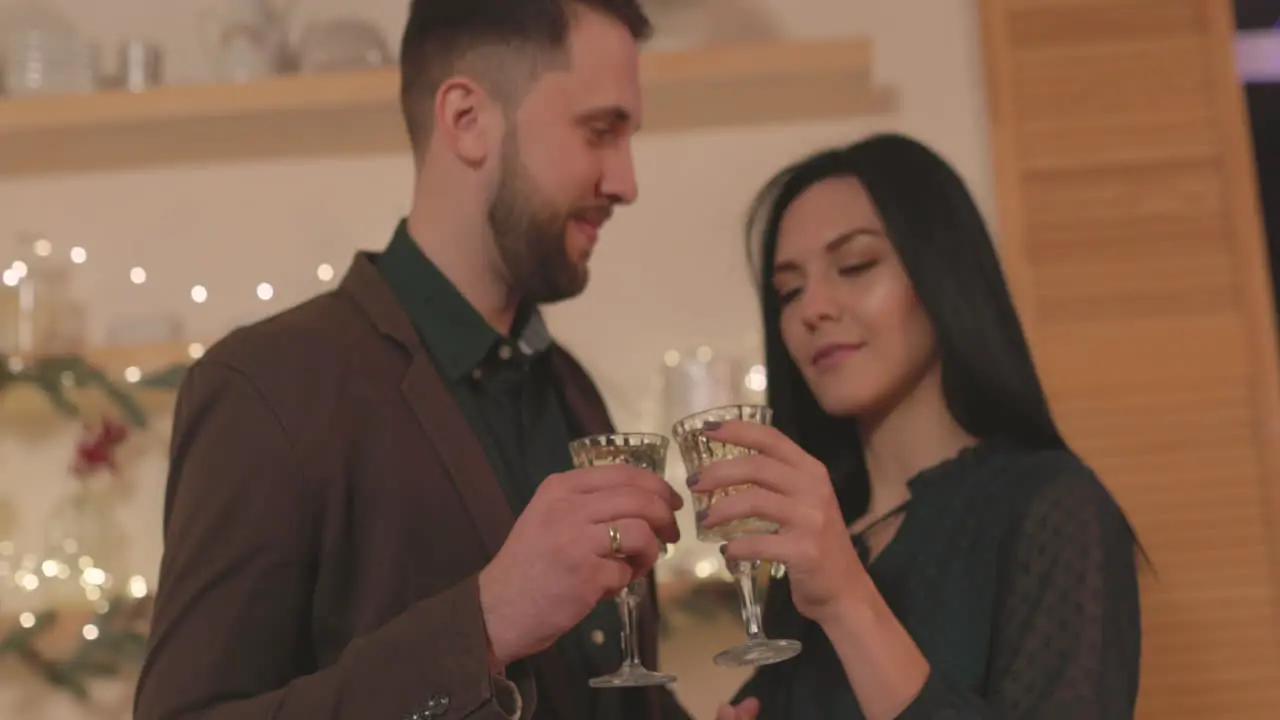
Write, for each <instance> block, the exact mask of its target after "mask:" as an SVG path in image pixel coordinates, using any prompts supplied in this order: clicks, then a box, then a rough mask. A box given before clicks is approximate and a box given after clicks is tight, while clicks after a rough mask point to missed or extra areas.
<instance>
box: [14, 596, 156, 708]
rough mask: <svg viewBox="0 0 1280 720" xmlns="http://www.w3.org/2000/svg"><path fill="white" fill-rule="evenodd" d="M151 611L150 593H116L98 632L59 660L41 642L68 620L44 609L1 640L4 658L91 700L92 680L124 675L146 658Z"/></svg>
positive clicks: (96, 621) (97, 620)
mask: <svg viewBox="0 0 1280 720" xmlns="http://www.w3.org/2000/svg"><path fill="white" fill-rule="evenodd" d="M150 615H151V600H150V598H149V597H147V598H143V599H141V600H139V599H135V598H131V597H127V596H124V595H118V596H115V597H113V598H112V599H111V600H110V601H109V602H108V604H107V608H106V609H105V610H104V611H101V612H96V613H94V615H93V619H92V620H91V622H92V624H93V625H94V626H95V627H97V629H98V634H97V636H96V637H95V638H93V639H92V640H88V639H83V638H82V639H81V641H80V642H79V643H78V644H77V645H76V647H75V649H74V651H73V652H71V653H70V654H69V655H68V656H67V657H65V658H53V657H49V656H48V655H46V654H45V652H44V651H43V650H41V648H40V640H41V639H42V638H44V637H46V636H47V635H48V633H49V631H50V630H51V629H52V628H54V627H56V626H57V625H58V622H59V620H61V619H63V618H62V616H61V614H60V613H59V612H58V611H56V610H51V609H50V610H44V611H42V612H40V613H37V614H36V617H35V622H34V623H32V624H31V626H30V627H23V626H21V625H19V626H17V627H15V628H14V629H13V630H11V631H10V632H9V634H8V635H7V636H5V638H4V639H3V640H0V657H3V656H12V657H14V658H16V659H17V660H18V661H19V662H20V663H21V664H22V665H23V666H25V667H26V668H28V669H29V670H31V671H32V672H33V673H35V674H36V675H37V676H39V677H40V678H42V679H43V680H44V681H45V682H47V683H49V684H50V685H52V686H54V687H56V688H59V689H61V690H64V691H66V692H67V693H69V694H70V695H72V696H73V697H75V698H76V699H78V700H80V701H81V702H88V701H89V700H90V690H89V683H90V681H92V680H95V679H101V678H110V677H119V676H120V675H122V674H124V673H126V672H128V671H129V670H130V669H132V668H134V667H137V666H138V664H140V663H141V662H142V658H143V654H144V652H145V649H146V641H147V627H146V621H147V618H149V617H150Z"/></svg>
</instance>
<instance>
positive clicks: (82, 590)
mask: <svg viewBox="0 0 1280 720" xmlns="http://www.w3.org/2000/svg"><path fill="white" fill-rule="evenodd" d="M98 474H99V475H106V473H105V472H102V473H98ZM107 480H108V478H105V477H91V478H88V479H82V480H79V481H78V485H77V487H76V488H75V489H74V490H73V491H72V492H70V493H68V494H67V495H66V496H65V497H64V498H63V499H62V500H61V501H60V502H59V503H58V504H57V505H56V506H54V508H53V511H52V512H51V513H50V514H49V517H48V519H47V520H46V521H45V544H44V552H43V553H42V554H41V556H40V567H39V570H38V572H39V575H40V600H41V602H42V604H43V605H45V606H46V607H53V608H56V609H59V610H72V611H74V610H80V609H86V610H87V609H97V608H100V607H102V602H103V601H104V600H106V599H107V598H108V597H110V596H111V595H112V593H114V592H118V586H119V584H120V582H121V580H122V578H121V577H120V576H119V567H120V560H121V558H120V552H121V544H122V543H121V541H122V535H123V530H122V528H121V526H120V524H119V522H118V520H117V518H116V514H115V502H114V498H113V497H112V495H111V492H110V487H109V484H108V482H107Z"/></svg>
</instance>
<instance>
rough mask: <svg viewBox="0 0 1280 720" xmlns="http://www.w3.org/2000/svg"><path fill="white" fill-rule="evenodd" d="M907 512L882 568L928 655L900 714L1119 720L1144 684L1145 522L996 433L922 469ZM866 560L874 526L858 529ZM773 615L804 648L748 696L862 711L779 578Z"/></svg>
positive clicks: (771, 719)
mask: <svg viewBox="0 0 1280 720" xmlns="http://www.w3.org/2000/svg"><path fill="white" fill-rule="evenodd" d="M910 488H911V495H912V499H911V501H910V503H909V504H908V505H907V506H906V508H905V515H904V517H903V521H902V525H901V526H900V527H899V529H898V532H897V534H896V535H895V536H894V538H893V540H892V541H891V542H890V543H889V545H888V546H887V547H885V549H884V550H883V551H882V552H881V553H880V554H879V555H878V556H877V557H876V558H875V559H874V560H873V561H872V562H871V564H870V567H869V568H868V570H869V572H870V575H871V577H872V579H873V580H874V581H875V584H876V587H877V588H878V589H879V591H880V593H881V594H882V595H883V596H884V599H885V601H886V602H887V603H888V605H889V607H890V608H892V609H893V612H894V614H896V615H897V617H898V619H899V620H900V621H901V622H902V623H903V625H904V626H905V627H906V629H907V631H908V632H910V634H911V637H912V638H914V639H915V642H916V644H917V645H918V646H919V647H920V650H921V651H922V652H923V653H924V655H925V657H926V658H928V660H929V663H930V666H931V668H932V673H931V676H930V678H929V680H928V682H927V683H926V685H925V687H924V690H923V692H921V693H920V695H919V696H918V697H917V698H916V700H915V701H914V702H913V703H912V704H911V706H910V707H909V708H908V709H907V710H906V711H905V712H904V713H903V714H902V715H900V716H899V718H900V719H901V720H986V719H992V720H995V719H997V718H999V719H1000V720H1006V719H1008V720H1013V719H1025V720H1050V719H1052V720H1058V719H1062V720H1118V719H1120V718H1131V717H1132V716H1133V708H1134V702H1135V698H1136V696H1137V688H1138V659H1139V654H1140V645H1141V642H1140V635H1141V630H1140V624H1139V608H1138V583H1137V566H1136V559H1135V554H1136V553H1135V542H1134V536H1133V533H1132V532H1131V530H1130V527H1129V525H1128V523H1127V522H1126V520H1125V518H1124V515H1123V514H1122V513H1121V511H1120V509H1119V507H1118V506H1117V505H1116V503H1115V502H1114V501H1113V499H1112V498H1111V495H1110V494H1109V493H1108V492H1107V491H1106V489H1105V488H1104V487H1103V486H1102V485H1101V483H1099V481H1098V479H1097V478H1096V477H1095V475H1094V474H1093V472H1092V471H1090V469H1089V468H1088V467H1087V466H1085V465H1084V464H1083V463H1082V462H1081V461H1080V460H1078V459H1077V458H1076V457H1075V456H1074V455H1071V454H1070V453H1068V452H1065V451H1035V452H1031V451H1022V450H1017V449H1013V448H1010V447H1007V446H998V445H993V444H989V445H984V446H980V447H978V448H974V449H971V450H966V451H965V452H963V453H961V454H960V455H959V456H957V457H956V458H954V459H952V460H948V461H946V462H944V463H942V464H940V465H938V466H935V467H933V468H931V469H929V470H926V471H925V472H923V473H921V474H920V475H918V476H917V477H915V478H914V479H913V480H911V483H910ZM853 541H854V543H855V545H856V546H858V550H859V554H860V555H862V557H863V560H864V562H865V560H866V549H865V546H863V544H862V543H861V541H860V539H858V538H854V539H853ZM765 629H766V631H767V632H768V633H769V634H770V635H771V636H775V637H791V638H797V639H799V640H801V641H802V642H803V643H804V652H802V653H801V654H800V656H799V657H797V658H796V659H794V660H791V661H788V662H785V663H780V664H778V665H772V666H767V667H764V668H761V669H760V670H759V671H758V672H757V673H756V674H755V675H754V676H753V677H752V678H751V680H750V681H749V682H748V683H747V685H746V686H744V687H743V689H742V691H741V692H740V693H739V695H738V698H737V699H738V700H741V699H742V698H745V697H751V696H754V697H757V698H759V699H760V701H761V703H762V710H761V720H827V719H829V720H860V719H861V718H863V714H862V710H861V708H860V707H859V705H858V701H857V698H856V697H855V696H854V694H853V691H852V690H851V688H850V686H849V682H848V680H847V679H846V675H845V671H844V669H843V667H842V666H841V664H840V661H839V659H838V658H837V656H836V654H835V651H834V650H833V649H832V647H831V643H830V642H829V641H828V640H827V638H826V636H825V635H824V634H823V632H822V629H821V628H820V627H818V626H817V625H816V624H814V623H813V622H811V621H809V620H807V619H805V618H803V617H802V616H800V615H799V613H797V612H796V610H795V606H794V605H793V604H792V603H791V599H790V590H789V587H788V586H787V582H786V581H785V580H782V581H778V582H775V584H774V586H773V587H771V588H770V592H769V598H768V602H767V604H766V614H765Z"/></svg>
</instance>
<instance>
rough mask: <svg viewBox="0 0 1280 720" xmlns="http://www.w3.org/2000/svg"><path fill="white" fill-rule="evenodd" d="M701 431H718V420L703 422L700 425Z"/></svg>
mask: <svg viewBox="0 0 1280 720" xmlns="http://www.w3.org/2000/svg"><path fill="white" fill-rule="evenodd" d="M702 429H703V430H706V431H708V432H710V431H712V430H719V429H720V422H719V421H718V420H711V421H708V422H704V423H702Z"/></svg>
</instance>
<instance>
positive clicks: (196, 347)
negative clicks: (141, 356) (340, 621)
mask: <svg viewBox="0 0 1280 720" xmlns="http://www.w3.org/2000/svg"><path fill="white" fill-rule="evenodd" d="M53 250H54V247H53V243H52V242H51V241H50V240H49V239H48V238H45V237H39V238H36V239H35V240H34V241H32V243H31V252H32V253H33V254H34V255H36V256H37V257H48V256H50V255H52V254H53ZM67 255H68V257H69V258H70V259H71V262H72V263H75V264H76V265H83V264H84V263H85V262H87V261H88V259H89V251H88V250H86V249H85V248H83V247H81V246H79V245H75V246H72V247H71V248H69V249H68V251H67ZM29 271H30V268H29V267H28V265H27V263H25V262H23V261H22V260H14V261H13V262H12V263H11V264H10V266H9V267H8V268H6V269H5V270H4V271H3V272H2V273H0V281H2V282H3V283H4V284H5V285H7V286H9V287H16V286H18V285H19V284H21V283H22V280H23V279H24V278H26V277H27V275H28V273H29ZM315 275H316V278H317V279H318V280H320V282H324V283H328V282H331V281H332V280H333V279H334V277H336V273H335V271H334V268H333V265H331V264H329V263H320V264H318V265H317V266H316V269H315ZM147 280H148V275H147V271H146V268H143V267H142V266H140V265H135V266H133V267H131V268H129V282H131V283H133V284H134V285H142V284H143V283H145V282H147ZM254 294H255V295H256V296H257V297H258V299H259V300H262V301H264V302H265V301H268V300H271V299H272V298H274V297H275V294H276V290H275V286H274V285H272V284H271V283H269V282H261V283H258V285H257V286H256V287H255V288H254ZM190 296H191V301H192V302H194V303H196V304H204V303H206V302H208V300H209V288H208V287H206V286H205V285H203V284H196V285H193V286H192V287H191V291H190ZM204 353H205V346H204V345H203V344H201V343H196V342H193V343H191V344H189V345H187V355H188V356H189V357H190V358H191V359H192V360H198V359H200V358H201V357H203V356H204ZM10 361H11V362H10V364H11V365H12V364H13V363H14V362H20V359H19V358H11V359H10ZM677 361H678V355H677ZM11 369H13V368H11ZM18 369H20V368H18ZM123 375H124V379H125V381H126V382H129V383H137V382H140V381H141V380H142V375H143V373H142V369H141V368H139V367H137V366H129V367H127V368H125V369H124V372H123Z"/></svg>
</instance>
